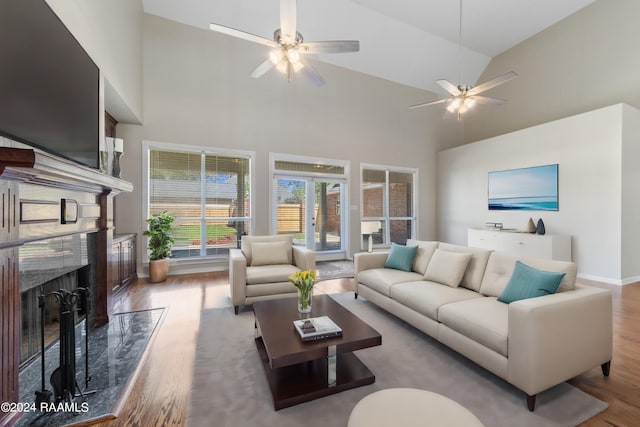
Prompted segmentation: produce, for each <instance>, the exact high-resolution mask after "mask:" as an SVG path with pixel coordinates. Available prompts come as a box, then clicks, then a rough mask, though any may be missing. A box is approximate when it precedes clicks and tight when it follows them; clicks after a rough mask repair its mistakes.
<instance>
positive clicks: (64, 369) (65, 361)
mask: <svg viewBox="0 0 640 427" xmlns="http://www.w3.org/2000/svg"><path fill="white" fill-rule="evenodd" d="M49 295H53V296H54V297H55V298H56V299H57V300H58V303H59V312H60V365H59V366H58V367H57V368H56V369H55V370H54V371H53V373H52V374H51V377H50V379H49V381H50V383H51V386H52V387H53V396H54V397H55V402H56V403H58V402H61V401H63V400H65V401H67V402H69V403H71V401H72V399H74V398H76V397H82V398H83V399H84V398H85V395H86V394H91V393H95V392H96V391H95V390H93V391H86V390H85V391H84V392H83V391H82V390H81V389H80V386H79V385H78V382H77V380H76V351H75V350H76V341H75V313H76V312H84V313H83V314H85V343H84V347H85V388H88V387H89V381H90V380H91V377H90V376H89V305H88V299H89V289H88V288H77V289H76V290H75V291H68V290H66V289H60V290H58V291H55V292H52V293H51V294H49ZM47 296H48V295H47ZM41 298H42V300H44V299H45V296H41ZM78 300H80V308H78ZM42 304H44V302H42ZM42 314H44V309H43V313H42ZM42 319H43V320H42V344H43V353H42V354H43V357H42V389H43V392H40V393H41V394H42V393H44V391H46V392H47V393H48V397H47V396H43V397H42V398H43V399H44V398H47V399H48V400H46V401H47V402H49V401H50V398H51V392H50V391H48V390H45V388H44V316H43V318H42ZM76 390H77V391H78V393H79V394H76ZM38 399H39V392H36V402H38ZM43 401H44V400H43Z"/></svg>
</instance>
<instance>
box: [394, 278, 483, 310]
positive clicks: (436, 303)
mask: <svg viewBox="0 0 640 427" xmlns="http://www.w3.org/2000/svg"><path fill="white" fill-rule="evenodd" d="M391 298H392V299H393V300H395V301H397V302H399V303H401V304H403V305H406V306H407V307H409V308H411V309H412V310H415V311H417V312H418V313H420V314H422V315H425V316H427V317H430V318H431V319H433V320H438V310H439V308H440V307H442V306H443V305H444V304H449V303H451V302H454V301H463V300H467V299H475V298H483V297H482V296H481V295H480V294H479V293H477V292H474V291H470V290H469V289H464V288H452V287H450V286H447V285H443V284H441V283H436V282H429V281H426V280H421V281H417V282H407V283H398V284H395V285H393V286H391Z"/></svg>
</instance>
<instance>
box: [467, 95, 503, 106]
mask: <svg viewBox="0 0 640 427" xmlns="http://www.w3.org/2000/svg"><path fill="white" fill-rule="evenodd" d="M473 99H474V100H475V101H476V102H477V103H478V104H487V105H502V104H504V103H506V102H507V101H505V100H504V99H500V98H490V97H488V96H478V95H475V96H473Z"/></svg>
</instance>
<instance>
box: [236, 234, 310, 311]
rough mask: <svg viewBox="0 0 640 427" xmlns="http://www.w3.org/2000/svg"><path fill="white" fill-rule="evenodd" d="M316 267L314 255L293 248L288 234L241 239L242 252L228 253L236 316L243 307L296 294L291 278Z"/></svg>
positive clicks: (240, 250)
mask: <svg viewBox="0 0 640 427" xmlns="http://www.w3.org/2000/svg"><path fill="white" fill-rule="evenodd" d="M315 268H316V256H315V253H314V252H313V251H310V250H309V249H306V248H303V247H299V246H294V245H293V240H292V238H291V236H289V235H277V236H242V240H241V241H240V249H231V250H230V251H229V284H230V286H231V303H232V304H233V308H234V310H235V313H236V314H238V309H239V307H240V306H241V305H245V304H253V303H254V302H255V301H260V300H265V299H272V298H282V297H286V296H293V295H296V294H297V290H296V287H295V286H294V285H293V284H292V283H291V282H290V281H289V276H290V275H291V274H293V273H295V272H296V271H301V270H315Z"/></svg>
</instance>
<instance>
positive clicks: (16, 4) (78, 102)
mask: <svg viewBox="0 0 640 427" xmlns="http://www.w3.org/2000/svg"><path fill="white" fill-rule="evenodd" d="M99 79H100V72H99V69H98V67H97V66H96V64H95V63H94V62H93V60H92V59H91V58H90V57H89V55H87V53H86V52H85V50H84V49H83V48H82V46H80V44H79V43H78V41H77V40H76V39H75V38H74V37H73V35H72V34H71V33H70V32H69V30H68V29H67V28H66V27H65V25H64V24H63V23H62V21H60V19H59V18H58V16H57V15H56V14H55V13H54V12H53V11H52V10H51V8H50V7H49V5H48V4H47V3H46V2H45V1H44V0H1V1H0V133H1V134H2V135H4V136H5V137H8V138H10V139H13V140H17V141H19V142H23V143H26V144H29V145H32V146H36V147H38V148H41V149H43V150H45V151H48V152H51V153H53V154H56V155H59V156H61V157H65V158H68V159H71V160H74V161H76V162H78V163H81V164H83V165H86V166H89V167H93V168H97V167H98V149H99V137H100V115H101V112H100V103H99V96H100V95H99V88H100V80H99Z"/></svg>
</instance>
